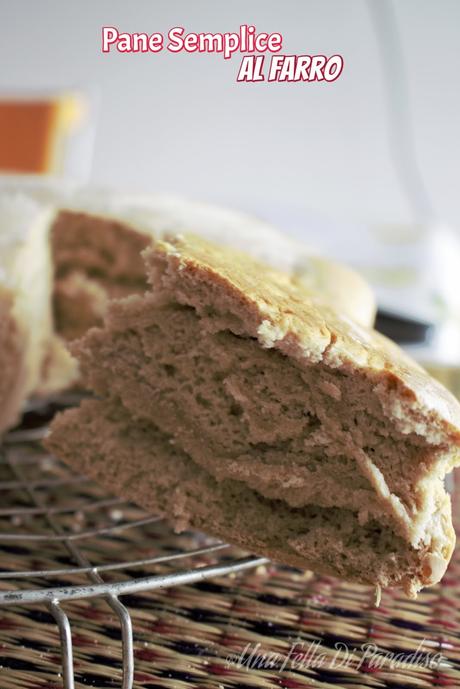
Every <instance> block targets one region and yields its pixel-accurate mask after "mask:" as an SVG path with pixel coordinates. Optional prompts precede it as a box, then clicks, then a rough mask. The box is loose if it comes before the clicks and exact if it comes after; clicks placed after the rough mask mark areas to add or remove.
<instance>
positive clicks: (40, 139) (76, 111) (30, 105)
mask: <svg viewBox="0 0 460 689" xmlns="http://www.w3.org/2000/svg"><path fill="white" fill-rule="evenodd" d="M83 113H84V109H83V107H82V101H81V100H79V99H78V98H76V97H75V96H74V95H73V94H69V95H60V96H56V97H49V98H36V99H33V98H30V99H29V98H21V97H16V98H15V97H14V96H11V97H0V172H14V173H38V174H40V173H42V174H46V173H54V172H59V171H60V168H61V167H62V160H63V156H64V149H65V140H66V137H67V135H68V134H69V133H70V132H71V131H72V129H73V128H74V126H75V125H78V124H79V123H80V122H81V120H82V116H83Z"/></svg>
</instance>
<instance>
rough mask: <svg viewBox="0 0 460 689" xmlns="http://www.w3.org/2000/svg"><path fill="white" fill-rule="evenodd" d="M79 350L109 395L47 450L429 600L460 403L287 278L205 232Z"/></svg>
mask: <svg viewBox="0 0 460 689" xmlns="http://www.w3.org/2000/svg"><path fill="white" fill-rule="evenodd" d="M144 257H145V261H146V265H147V272H148V276H149V280H150V282H151V284H152V288H153V289H152V290H151V291H150V292H147V293H146V294H145V295H143V296H131V297H129V298H127V299H124V300H120V301H114V302H112V303H111V304H110V306H109V309H108V315H107V317H106V320H105V325H104V327H103V328H100V329H92V330H91V331H89V333H88V334H87V335H86V336H85V337H84V338H83V339H82V340H80V341H79V342H77V343H76V345H75V347H74V353H75V354H76V355H77V357H78V359H79V362H80V365H81V369H82V372H83V375H84V378H85V381H86V384H87V385H88V386H89V387H90V388H91V389H92V390H94V392H95V393H96V394H97V395H98V396H99V397H100V398H101V399H100V400H98V401H95V402H90V403H86V404H84V405H83V406H82V407H81V408H80V409H77V410H72V411H71V412H66V413H64V414H63V415H62V416H60V417H59V418H58V419H57V420H56V421H55V422H54V424H53V427H52V434H51V436H50V438H49V440H48V446H49V447H50V448H51V450H53V451H54V452H56V453H57V454H58V455H59V456H60V457H62V458H63V459H64V460H65V461H67V462H69V463H70V464H72V465H73V466H74V467H75V468H77V469H82V470H83V471H85V472H86V473H88V474H89V475H90V476H93V477H94V478H96V479H97V480H99V481H100V482H101V484H102V485H104V486H105V487H106V488H107V489H109V490H111V491H113V492H115V493H117V494H120V495H122V496H125V497H128V498H130V499H133V500H135V501H136V502H138V503H139V504H141V505H143V506H144V507H146V508H147V509H150V510H154V511H158V512H160V513H162V514H165V515H167V516H169V517H170V518H171V519H173V520H175V521H176V523H177V524H178V525H179V526H180V527H183V526H185V525H187V524H190V525H191V526H193V527H196V528H200V529H203V530H206V531H208V532H210V533H211V534H215V535H217V536H219V537H221V538H224V539H228V540H229V541H230V542H235V543H237V544H239V545H242V546H244V547H247V548H249V549H252V550H254V551H256V552H257V553H258V554H267V555H269V556H270V557H273V558H274V559H276V560H279V561H281V562H286V563H288V564H293V565H297V566H302V567H309V568H313V569H314V570H316V571H318V572H327V573H333V574H336V575H339V576H341V577H344V578H347V579H350V580H354V581H360V582H364V583H368V584H374V585H378V586H400V587H402V588H403V589H404V590H405V591H406V593H407V594H408V595H415V594H416V592H417V591H418V590H419V589H420V588H421V587H422V586H425V585H429V584H433V583H435V582H437V581H439V579H440V578H441V577H442V575H443V573H444V571H445V568H446V566H447V564H448V562H449V559H450V556H451V553H452V549H453V545H454V538H455V537H454V532H453V529H452V524H451V516H450V501H449V497H448V496H447V495H446V493H445V490H444V486H443V479H444V475H445V473H446V472H447V471H450V470H451V469H452V467H453V466H454V465H456V464H457V463H458V462H459V447H460V430H459V427H460V407H459V405H458V403H457V402H456V400H455V399H454V398H453V397H452V396H451V395H450V393H448V392H447V391H446V390H445V389H444V388H443V387H442V386H441V385H439V384H438V383H436V382H435V381H434V380H432V379H431V378H430V377H429V376H428V375H427V374H426V373H425V372H424V371H423V370H422V369H421V368H420V367H419V366H417V365H416V364H415V363H414V362H412V361H411V360H410V359H408V358H407V357H406V356H405V355H404V354H403V353H402V352H401V350H399V348H398V347H396V345H394V344H392V343H391V342H389V341H388V340H386V339H385V338H384V337H382V336H380V335H378V334H377V333H376V332H373V331H371V330H367V329H364V328H362V327H360V326H357V325H356V324H354V323H353V321H351V320H350V319H348V318H347V317H345V316H340V315H338V314H337V313H336V312H334V311H333V310H332V309H331V308H330V306H329V305H328V304H327V303H326V302H324V301H322V300H321V299H320V298H319V297H318V296H315V297H312V296H311V294H309V293H308V292H306V291H305V289H304V288H303V287H302V286H301V285H299V284H298V283H296V282H295V280H293V278H292V277H291V276H289V275H287V274H285V273H281V272H278V271H276V270H274V269H271V268H268V267H267V266H266V265H262V264H260V263H258V262H257V261H255V260H254V259H252V258H250V257H248V256H247V255H245V254H242V253H239V252H236V251H231V250H228V249H227V250H224V249H222V248H221V247H217V246H215V245H212V244H210V243H207V242H205V241H204V240H202V239H199V238H197V237H193V236H188V237H187V238H176V239H174V240H171V241H169V242H165V241H158V242H156V245H155V247H154V248H148V249H147V250H146V251H145V252H144Z"/></svg>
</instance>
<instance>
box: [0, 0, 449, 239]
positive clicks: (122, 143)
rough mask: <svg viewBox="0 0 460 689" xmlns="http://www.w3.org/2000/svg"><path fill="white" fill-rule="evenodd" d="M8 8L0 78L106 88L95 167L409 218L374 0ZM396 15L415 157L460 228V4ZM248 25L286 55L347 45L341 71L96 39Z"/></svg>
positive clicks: (2, 84)
mask: <svg viewBox="0 0 460 689" xmlns="http://www.w3.org/2000/svg"><path fill="white" fill-rule="evenodd" d="M376 1H377V0H376ZM379 1H380V0H379ZM382 1H383V0H382ZM0 8H1V26H2V40H1V42H0V64H1V65H2V68H1V70H0V90H5V89H6V90H11V89H15V88H26V87H31V88H33V89H40V88H56V87H65V88H68V87H71V88H74V87H76V88H84V89H87V88H89V89H90V90H91V91H93V92H95V93H97V95H98V103H99V106H98V110H99V113H98V130H97V137H96V142H95V152H94V161H93V167H92V180H93V181H95V182H97V183H101V184H107V185H115V186H117V187H127V188H130V189H141V190H146V191H148V190H168V191H177V192H181V193H185V194H187V195H193V196H196V197H199V198H202V199H209V200H215V201H220V202H225V203H230V204H231V205H234V206H240V207H243V208H248V209H253V210H257V211H258V212H261V213H262V214H267V215H269V216H271V217H278V216H283V215H285V214H291V215H292V218H294V219H295V218H296V217H299V218H300V217H302V216H303V214H305V213H310V214H311V213H313V214H319V215H320V216H321V215H322V216H325V217H329V218H332V219H335V220H339V221H343V220H346V221H348V222H356V221H364V222H376V221H377V222H380V221H389V222H403V221H410V220H411V219H412V216H411V208H410V204H409V203H408V201H407V199H406V197H405V195H404V192H403V191H402V190H401V188H400V185H399V182H398V179H397V175H396V174H395V170H394V167H393V164H392V160H391V156H390V153H389V146H388V132H387V124H388V123H387V119H386V115H385V91H384V88H383V84H382V65H381V62H380V59H379V50H378V45H377V43H376V37H375V34H374V29H373V25H372V22H371V18H370V14H369V9H368V5H367V3H366V1H365V0H348V2H344V1H343V0H284V1H283V2H278V1H276V0H252V2H251V3H248V2H246V1H243V0H233V1H232V2H223V1H222V0H193V1H190V0H168V2H162V1H159V0H134V1H133V2H126V0H98V1H97V2H94V1H93V0H80V1H79V2H70V1H68V0H67V1H63V0H41V1H40V2H36V1H35V0H15V1H14V2H10V0H0ZM396 13H397V21H398V26H399V28H400V32H401V36H402V40H403V48H404V55H405V60H406V63H407V70H408V79H409V96H410V103H411V117H412V122H413V127H414V137H415V142H416V150H417V157H418V163H419V167H420V170H421V173H422V176H423V179H424V181H425V184H426V186H427V187H428V189H429V192H430V195H431V198H432V201H433V205H434V207H435V209H436V211H437V213H438V214H439V215H440V216H441V217H442V218H443V219H444V220H446V221H449V222H451V223H453V224H455V225H457V226H460V222H459V221H460V194H459V192H458V184H459V179H460V136H459V123H460V89H459V86H458V84H459V82H458V75H459V73H460V49H459V27H460V2H458V0H438V1H437V2H433V1H432V0H402V1H401V2H398V3H397V4H396ZM241 23H252V24H255V25H256V27H257V29H258V30H259V31H268V32H272V31H279V32H281V33H282V34H283V36H284V47H283V51H282V52H285V53H287V54H292V53H300V54H305V53H310V54H315V53H324V54H334V53H341V54H342V55H343V57H344V60H345V68H344V72H343V74H342V76H341V78H340V79H339V80H338V81H336V82H334V83H332V84H309V83H305V84H304V83H297V84H288V83H286V84H273V83H272V84H237V83H236V82H235V78H236V74H237V71H238V66H239V63H240V56H239V55H236V56H235V57H234V58H233V59H232V60H229V61H225V60H224V59H223V58H222V57H221V56H220V55H203V54H198V53H197V54H192V55H190V54H180V55H173V54H171V53H168V52H163V53H160V54H156V55H154V54H137V55H126V54H124V55H123V54H119V53H117V52H115V53H113V54H112V53H111V54H109V55H104V54H102V53H101V49H100V43H101V38H100V36H101V27H102V26H103V25H115V26H117V27H118V28H119V29H120V31H122V30H125V31H145V32H147V33H150V32H154V31H163V32H167V30H168V29H169V28H171V27H172V26H175V25H182V26H184V27H185V28H186V30H188V31H197V32H200V31H235V30H238V27H239V25H240V24H241ZM310 217H311V215H310Z"/></svg>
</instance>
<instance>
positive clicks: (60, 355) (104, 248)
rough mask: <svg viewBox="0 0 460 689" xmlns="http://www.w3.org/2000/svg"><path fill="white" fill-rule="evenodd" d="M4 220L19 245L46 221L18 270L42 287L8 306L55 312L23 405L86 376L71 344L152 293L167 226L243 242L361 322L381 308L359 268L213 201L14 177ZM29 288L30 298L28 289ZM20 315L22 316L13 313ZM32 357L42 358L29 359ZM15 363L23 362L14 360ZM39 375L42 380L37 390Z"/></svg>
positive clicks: (1, 208)
mask: <svg viewBox="0 0 460 689" xmlns="http://www.w3.org/2000/svg"><path fill="white" fill-rule="evenodd" d="M25 209H27V211H25ZM16 215H17V217H16ZM44 218H46V221H44V220H43V219H44ZM0 223H1V224H2V227H3V226H4V227H5V230H4V236H5V238H6V241H7V242H10V240H11V242H12V243H15V242H16V234H15V233H16V231H15V229H14V228H15V227H16V226H18V225H20V226H21V228H22V230H21V232H22V233H23V235H24V236H26V235H27V234H28V232H29V230H30V233H31V235H33V236H35V237H36V232H35V231H34V230H33V228H34V227H35V226H36V225H37V224H40V226H41V230H40V242H41V244H40V247H39V248H38V249H37V252H36V254H37V255H32V254H31V255H30V265H29V262H28V261H26V260H25V259H21V265H20V268H19V273H17V278H18V279H19V280H22V281H23V282H24V283H25V282H26V281H27V280H28V279H29V276H33V279H34V281H35V286H36V288H35V289H34V290H31V291H30V299H29V301H28V303H27V304H26V303H25V301H24V299H22V300H19V301H17V300H16V297H15V296H14V287H13V291H11V290H9V291H8V294H9V297H8V298H6V296H5V299H4V302H3V306H2V310H3V311H8V313H9V311H10V307H9V306H8V303H9V302H8V299H11V298H12V299H13V302H14V303H21V304H23V306H22V307H21V308H22V309H23V310H24V309H26V310H27V309H29V308H30V309H31V310H32V320H30V321H29V322H30V323H33V322H34V318H35V316H37V317H39V314H41V313H42V311H43V310H45V311H46V313H47V317H46V318H41V317H39V318H40V326H39V327H37V328H35V326H34V328H35V329H34V334H33V337H32V340H31V343H30V346H28V345H26V344H24V352H27V354H26V355H25V359H24V364H25V363H26V362H28V363H27V366H28V367H29V368H32V369H33V370H34V371H35V373H34V375H33V376H28V378H27V379H28V383H27V385H25V386H22V387H21V386H19V387H18V388H17V390H18V392H17V395H16V393H15V395H16V397H17V404H16V407H18V406H19V407H20V406H21V405H22V404H23V402H24V399H25V398H24V394H27V395H29V394H30V392H35V393H37V394H40V395H46V394H49V393H54V392H57V391H59V390H62V389H65V388H66V387H69V386H70V385H72V384H74V383H76V382H77V381H78V367H77V363H76V361H75V359H74V358H73V357H71V356H70V355H69V352H68V349H67V342H69V341H71V340H73V339H75V338H78V337H81V336H82V335H83V334H84V333H85V332H86V331H87V330H88V329H89V328H90V327H91V326H93V325H100V324H101V323H102V319H103V317H104V315H105V313H106V311H107V306H108V303H109V301H110V299H113V298H118V297H122V296H127V295H129V294H136V293H137V294H142V293H143V292H144V291H145V290H146V288H147V283H146V278H145V270H144V264H143V261H142V259H141V255H140V254H141V251H142V250H143V249H145V248H146V247H148V246H149V245H150V244H151V242H152V240H153V238H154V237H161V236H163V235H164V234H165V233H180V232H183V231H194V232H196V233H198V234H199V235H201V236H204V237H208V238H211V239H213V240H215V241H217V242H219V243H222V244H223V245H231V246H236V247H240V248H244V249H245V250H247V251H248V252H249V253H252V254H253V255H255V256H256V257H259V258H263V259H264V260H265V261H266V262H267V263H268V264H271V265H272V266H273V265H274V266H276V267H279V268H281V269H283V270H285V271H287V272H289V273H291V274H293V275H295V276H296V280H298V281H299V282H302V283H303V284H304V286H305V289H307V290H308V291H311V292H317V291H320V292H321V293H322V295H323V297H324V298H325V299H329V300H330V301H331V302H333V303H334V305H335V306H336V307H337V308H339V309H341V310H342V311H344V312H345V313H347V314H348V315H349V316H350V317H351V318H353V319H355V320H357V321H358V322H360V323H362V324H369V323H370V322H372V321H373V318H374V315H375V302H374V297H373V294H372V291H371V290H370V288H369V286H368V285H367V284H366V282H365V281H364V280H363V279H362V278H361V277H360V276H358V275H357V274H356V273H355V272H354V271H352V270H350V269H349V268H346V267H345V266H341V265H337V264H334V263H330V262H329V261H327V260H326V259H323V258H320V257H317V256H315V255H313V254H312V253H311V252H310V251H309V250H308V249H306V248H305V247H304V246H303V245H300V244H298V243H295V242H294V241H293V240H290V239H288V238H287V237H285V236H284V235H283V234H282V233H280V232H279V231H278V230H277V229H276V228H274V227H272V226H271V225H270V224H269V223H266V222H263V221H261V220H258V219H256V218H252V217H250V216H247V215H244V214H241V213H238V212H236V211H230V210H227V209H222V208H219V207H215V206H212V205H206V204H202V203H197V202H193V201H187V200H184V199H181V198H178V197H175V196H168V195H139V194H137V195H135V194H131V195H130V194H117V193H115V192H110V191H103V190H87V189H78V188H76V187H74V186H72V185H63V184H62V183H57V182H52V181H51V182H50V181H45V182H43V181H42V182H39V181H36V180H27V178H26V179H25V180H21V181H20V180H18V179H17V178H12V179H10V180H8V178H6V179H3V180H2V182H1V185H0ZM10 234H11V237H10ZM27 241H28V240H27ZM37 242H38V239H37V237H36V239H35V244H37ZM15 245H16V244H15ZM45 257H46V266H45V265H44V262H45ZM50 257H51V264H50ZM3 263H4V264H5V266H8V268H7V269H8V271H12V272H13V273H14V272H15V270H16V269H15V268H14V267H13V263H12V262H11V260H10V257H9V254H8V255H5V256H4V257H3ZM10 264H11V265H10ZM15 265H17V262H16V263H15ZM38 283H40V285H39V287H38ZM18 289H19V288H18ZM19 291H21V290H20V289H19ZM22 293H23V295H25V291H24V290H22ZM38 299H40V300H41V305H40V308H37V300H38ZM11 318H13V320H14V316H12V317H11ZM11 318H10V317H9V316H8V318H7V317H6V316H5V317H4V318H3V320H2V326H3V327H2V333H3V334H2V337H3V339H4V341H5V345H4V346H3V356H4V357H5V359H4V364H3V365H2V364H1V362H0V373H2V372H3V370H4V368H5V366H7V367H8V366H10V365H9V364H8V357H9V356H10V354H9V352H10V349H11V345H9V344H8V343H7V340H8V338H11V337H13V334H12V333H13V331H12V329H11V326H10V325H8V323H10V322H12V321H11ZM27 319H28V316H27V315H26V316H25V320H27ZM15 322H16V321H15ZM16 327H17V326H15V328H16ZM45 331H47V333H46V338H45ZM23 332H24V330H23V328H22V329H21V328H20V329H19V331H18V333H16V335H14V337H15V338H16V339H18V338H19V339H18V341H19V340H20V339H21V337H22V334H21V333H23ZM44 339H46V341H47V343H48V345H47V347H48V350H47V354H46V356H45V361H44V362H42V361H41V363H40V366H39V367H38V368H37V362H38V359H39V358H40V357H42V358H43V356H42V355H43V352H42V351H41V350H36V351H35V350H34V351H32V349H31V347H33V346H34V343H36V342H37V341H38V340H40V342H43V341H44ZM21 347H22V345H21ZM0 348H1V345H0ZM13 349H14V347H13ZM30 357H32V358H33V360H30V362H29V359H30ZM10 369H14V370H16V369H17V367H15V366H14V365H13V364H11V366H10ZM38 370H40V372H41V375H40V376H39V377H37V375H36V373H37V371H38ZM11 375H13V374H12V373H11V370H10V371H9V372H8V373H4V374H3V385H4V386H5V390H11V385H10V380H9V377H8V376H11ZM32 382H33V385H35V387H33V386H32V387H31V384H32ZM19 390H22V392H21V393H20V392H19ZM6 397H7V398H8V399H11V394H10V393H9V394H8V395H5V394H3V395H2V392H1V390H0V403H1V400H5V402H4V404H6V405H7V406H8V407H9V408H10V402H8V401H6ZM12 408H13V407H11V409H12ZM5 418H6V417H5ZM11 419H16V415H15V414H12V415H11ZM8 423H9V422H8ZM4 427H5V426H3V428H4ZM1 430H2V427H1V426H0V431H1Z"/></svg>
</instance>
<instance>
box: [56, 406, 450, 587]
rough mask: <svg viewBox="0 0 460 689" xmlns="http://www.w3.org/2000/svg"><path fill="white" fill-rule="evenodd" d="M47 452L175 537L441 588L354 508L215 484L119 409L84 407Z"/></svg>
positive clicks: (68, 417)
mask: <svg viewBox="0 0 460 689" xmlns="http://www.w3.org/2000/svg"><path fill="white" fill-rule="evenodd" d="M46 444H47V446H48V447H49V449H51V451H53V452H54V453H56V454H57V455H58V456H59V457H60V458H62V459H63V460H64V461H66V462H67V463H69V464H70V465H71V466H73V468H74V469H77V470H78V471H80V472H82V473H84V474H86V475H88V476H89V477H91V478H93V479H94V480H96V481H97V482H98V483H99V484H101V485H102V486H103V487H104V488H106V489H107V490H108V491H110V492H113V493H115V494H116V495H119V496H122V497H123V498H125V499H127V500H132V501H133V502H136V503H137V504H139V505H141V506H142V507H144V508H145V509H146V510H149V511H151V512H153V513H157V514H161V515H163V516H165V517H167V518H169V519H170V520H171V521H172V522H173V523H174V525H175V528H176V529H177V530H183V529H185V528H188V527H192V528H195V529H199V530H202V531H206V532H207V533H209V534H210V535H213V536H216V537H218V538H222V539H224V540H225V541H227V542H229V543H232V544H235V545H238V546H241V547H243V548H244V549H246V550H250V551H252V552H254V553H257V554H258V555H265V556H267V557H270V558H271V559H273V560H275V561H277V562H282V563H283V564H289V565H292V566H295V567H300V568H306V569H312V570H314V571H315V572H318V573H324V574H332V575H335V576H339V577H342V578H344V579H348V580H350V581H356V582H359V583H364V584H370V585H373V586H381V587H387V586H398V587H401V588H403V589H404V590H405V592H406V593H407V594H408V595H411V596H412V595H415V594H416V592H417V591H418V590H419V589H420V588H421V587H422V586H426V585H429V584H431V583H434V582H436V581H438V580H439V578H440V577H441V576H442V574H443V571H444V569H445V567H446V563H445V562H442V563H440V562H438V563H433V557H435V556H433V554H431V553H430V552H429V551H428V550H427V549H426V550H424V549H419V550H415V549H414V548H412V547H411V546H410V545H409V544H407V543H406V542H405V541H404V540H403V539H402V538H401V537H400V536H398V535H395V534H394V533H393V532H392V531H391V530H389V529H388V527H385V526H383V525H381V524H380V523H379V522H378V521H372V520H371V521H369V522H367V523H366V524H363V525H361V524H360V523H359V521H358V518H357V515H356V514H355V513H354V512H352V511H350V510H347V509H339V508H321V507H316V506H306V507H302V508H293V507H290V506H289V505H288V504H287V503H285V502H283V501H280V500H270V499H267V498H265V497H263V496H262V495H260V494H259V493H257V492H256V491H254V490H252V489H250V488H248V487H247V486H245V485H243V484H242V483H241V482H239V481H236V480H229V479H226V480H222V481H217V480H216V479H215V478H214V477H213V476H211V475H210V474H209V473H208V472H207V471H206V470H205V469H203V468H202V467H199V466H198V465H196V464H195V463H194V462H193V461H192V460H191V459H190V457H189V456H188V455H186V454H185V453H184V452H183V451H182V450H181V449H179V448H178V447H176V446H175V444H174V441H173V439H172V438H170V437H169V436H168V435H166V434H165V433H163V432H161V431H160V430H159V429H158V428H157V427H156V426H154V425H153V424H150V423H146V422H143V421H133V419H132V417H130V415H129V414H128V413H127V411H126V410H125V409H124V408H123V407H122V405H121V404H117V403H114V402H110V403H109V402H106V401H103V400H88V401H85V402H83V404H82V405H81V407H80V408H79V409H72V410H69V411H67V412H65V413H63V414H61V415H60V416H59V417H58V418H57V419H56V420H55V422H54V424H53V433H52V435H51V436H50V438H48V440H47V441H46ZM448 519H449V504H448V502H447V503H446V514H445V520H446V524H447V523H448ZM433 564H434V566H433ZM440 570H442V571H440Z"/></svg>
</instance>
